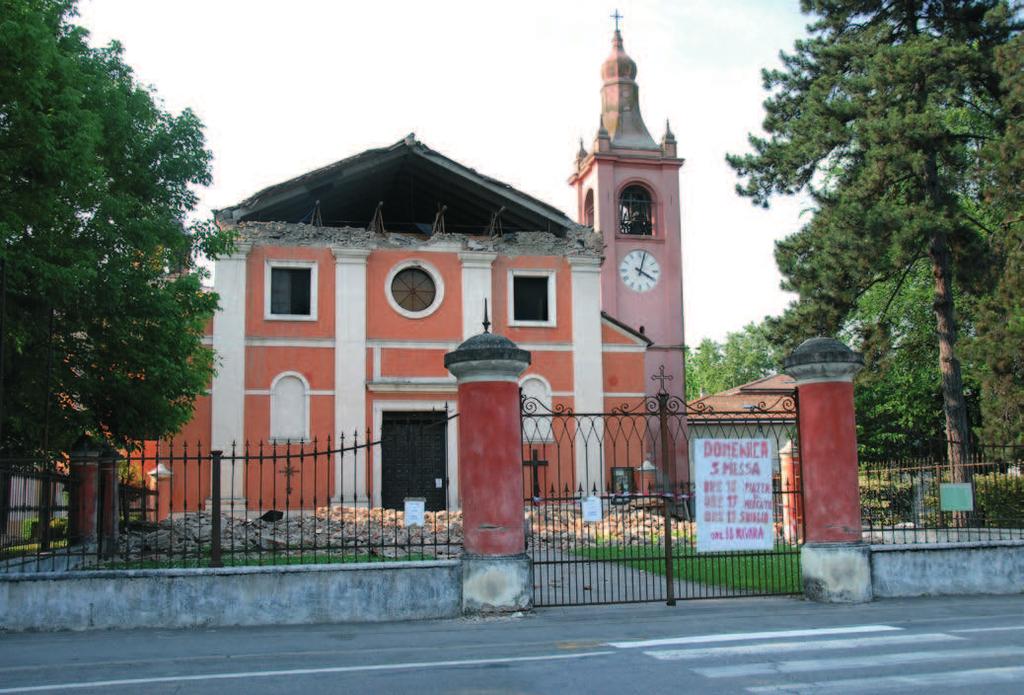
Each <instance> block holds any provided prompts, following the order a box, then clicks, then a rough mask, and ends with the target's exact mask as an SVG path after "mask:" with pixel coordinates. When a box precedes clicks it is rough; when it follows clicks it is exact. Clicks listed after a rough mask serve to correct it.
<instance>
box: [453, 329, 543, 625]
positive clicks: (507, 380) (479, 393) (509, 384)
mask: <svg viewBox="0 0 1024 695" xmlns="http://www.w3.org/2000/svg"><path fill="white" fill-rule="evenodd" d="M485 327H486V326H485ZM529 364H530V353H529V352H527V351H526V350H521V349H520V348H519V347H518V346H517V345H516V344H515V343H513V342H512V341H511V340H509V339H508V338H505V337H503V336H499V335H494V334H493V333H487V332H484V333H481V334H480V335H475V336H473V337H472V338H469V339H468V340H466V341H465V342H464V343H462V345H460V346H459V347H458V348H456V349H455V350H454V351H453V352H449V353H448V354H446V355H445V356H444V365H445V367H447V368H448V371H450V372H451V373H452V374H453V375H455V378H456V379H457V380H458V384H459V395H458V402H459V491H460V495H461V497H462V532H463V542H464V545H465V553H464V555H463V559H462V608H463V610H464V611H466V612H470V613H476V612H496V611H517V610H522V609H524V608H529V607H530V603H531V600H532V584H533V577H532V570H531V566H530V561H529V558H528V557H527V555H526V535H525V531H524V528H523V474H522V458H523V440H522V431H521V425H520V412H519V410H520V404H519V375H520V374H521V373H522V372H523V370H524V369H526V367H527V366H528V365H529Z"/></svg>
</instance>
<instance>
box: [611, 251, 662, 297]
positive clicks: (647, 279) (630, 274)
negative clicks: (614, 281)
mask: <svg viewBox="0 0 1024 695" xmlns="http://www.w3.org/2000/svg"><path fill="white" fill-rule="evenodd" d="M619 277H620V278H622V282H623V284H625V285H626V287H628V288H629V289H631V290H633V291H634V292H647V291H648V290H651V289H654V286H655V285H657V284H658V278H659V277H661V266H660V265H658V259H656V258H655V257H654V256H652V255H651V254H650V253H648V252H647V251H644V250H643V249H634V250H633V251H630V252H629V253H627V254H626V255H625V256H624V257H623V259H622V263H620V264H619Z"/></svg>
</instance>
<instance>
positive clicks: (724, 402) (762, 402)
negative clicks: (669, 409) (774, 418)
mask: <svg viewBox="0 0 1024 695" xmlns="http://www.w3.org/2000/svg"><path fill="white" fill-rule="evenodd" d="M795 393H796V382H795V381H794V380H793V377H791V376H789V375H787V374H773V375H771V376H766V377H764V378H763V379H757V380H755V381H751V382H750V383H747V384H742V385H740V386H735V387H733V388H731V389H727V390H725V391H721V392H720V393H713V394H710V395H707V396H703V397H701V398H696V399H694V400H692V401H690V402H689V403H687V410H688V411H690V412H698V413H709V414H711V413H715V414H721V413H742V412H747V413H750V414H751V415H752V416H757V415H758V414H763V413H764V412H765V411H768V412H778V411H789V410H792V409H793V403H792V400H791V399H792V397H793V395H794V394H795ZM794 415H795V413H794Z"/></svg>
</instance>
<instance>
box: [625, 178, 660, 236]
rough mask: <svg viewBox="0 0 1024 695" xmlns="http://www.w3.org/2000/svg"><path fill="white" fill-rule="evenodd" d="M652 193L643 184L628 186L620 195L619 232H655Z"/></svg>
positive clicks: (636, 234) (649, 234)
mask: <svg viewBox="0 0 1024 695" xmlns="http://www.w3.org/2000/svg"><path fill="white" fill-rule="evenodd" d="M653 207H654V206H653V205H652V204H651V194H650V192H649V191H648V190H647V189H646V188H644V187H643V186H637V185H633V186H627V187H626V188H625V190H623V191H622V195H620V196H619V234H632V235H635V236H651V235H652V234H654V218H653V215H652V213H653Z"/></svg>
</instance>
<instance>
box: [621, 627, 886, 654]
mask: <svg viewBox="0 0 1024 695" xmlns="http://www.w3.org/2000/svg"><path fill="white" fill-rule="evenodd" d="M902 629H903V628H901V627H893V626H892V625H853V626H850V627H822V628H815V629H807V630H776V631H774V632H733V633H726V634H721V635H690V636H688V637H668V638H666V639H649V640H638V641H634V642H609V643H608V646H609V647H615V648H616V649H646V648H648V647H662V646H668V645H672V644H701V643H705V642H707V643H710V642H743V641H746V640H759V639H774V638H776V637H816V636H818V635H852V634H859V633H863V632H888V631H891V630H902Z"/></svg>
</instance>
